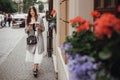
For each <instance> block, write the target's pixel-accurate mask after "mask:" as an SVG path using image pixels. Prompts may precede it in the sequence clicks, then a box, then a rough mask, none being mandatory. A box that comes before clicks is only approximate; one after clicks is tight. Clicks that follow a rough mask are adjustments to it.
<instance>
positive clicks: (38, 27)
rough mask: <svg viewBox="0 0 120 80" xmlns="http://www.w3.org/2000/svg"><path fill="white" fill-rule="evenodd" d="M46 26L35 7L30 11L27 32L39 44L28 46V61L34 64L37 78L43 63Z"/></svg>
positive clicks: (34, 73) (34, 72)
mask: <svg viewBox="0 0 120 80" xmlns="http://www.w3.org/2000/svg"><path fill="white" fill-rule="evenodd" d="M43 31H44V24H43V20H42V18H41V17H40V16H39V15H38V14H37V11H36V9H35V7H34V6H32V7H30V8H29V10H28V15H27V19H26V27H25V32H26V33H27V34H28V36H30V35H36V37H37V44H34V45H27V46H26V61H27V62H33V64H34V67H33V75H34V76H35V77H37V74H38V65H39V64H40V63H41V60H42V58H43V52H44V43H43V35H42V32H43Z"/></svg>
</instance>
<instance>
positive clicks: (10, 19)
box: [7, 13, 12, 27]
mask: <svg viewBox="0 0 120 80" xmlns="http://www.w3.org/2000/svg"><path fill="white" fill-rule="evenodd" d="M7 21H8V25H9V27H10V25H11V22H12V16H11V14H10V13H9V14H8V17H7Z"/></svg>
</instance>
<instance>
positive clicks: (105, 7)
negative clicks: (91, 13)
mask: <svg viewBox="0 0 120 80" xmlns="http://www.w3.org/2000/svg"><path fill="white" fill-rule="evenodd" d="M119 5H120V0H94V10H98V11H100V12H101V13H104V12H110V13H113V14H115V15H116V16H117V17H120V13H119V12H118V11H117V7H118V6H119Z"/></svg>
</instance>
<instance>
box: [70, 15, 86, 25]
mask: <svg viewBox="0 0 120 80" xmlns="http://www.w3.org/2000/svg"><path fill="white" fill-rule="evenodd" d="M84 22H85V20H84V19H82V18H81V17H80V16H77V17H75V18H73V19H70V23H71V24H72V25H74V24H76V23H80V24H82V23H84Z"/></svg>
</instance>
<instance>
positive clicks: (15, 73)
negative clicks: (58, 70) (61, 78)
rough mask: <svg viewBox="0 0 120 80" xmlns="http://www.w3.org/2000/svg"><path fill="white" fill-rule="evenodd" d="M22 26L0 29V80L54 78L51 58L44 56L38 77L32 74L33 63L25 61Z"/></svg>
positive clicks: (24, 38)
mask: <svg viewBox="0 0 120 80" xmlns="http://www.w3.org/2000/svg"><path fill="white" fill-rule="evenodd" d="M25 45H26V35H25V32H24V28H18V29H12V28H10V27H5V28H2V29H0V62H1V64H0V80H56V74H55V71H54V65H53V60H52V58H51V57H48V56H47V55H45V56H44V58H43V61H42V63H41V65H39V73H38V78H35V77H34V76H33V63H26V62H25V50H26V46H25Z"/></svg>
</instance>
